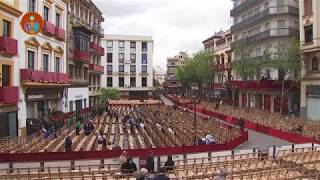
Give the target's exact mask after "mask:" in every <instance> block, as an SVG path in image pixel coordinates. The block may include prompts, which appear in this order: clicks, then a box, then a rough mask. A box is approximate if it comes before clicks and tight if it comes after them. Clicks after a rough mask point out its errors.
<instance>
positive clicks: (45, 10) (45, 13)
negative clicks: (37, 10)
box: [43, 6, 49, 21]
mask: <svg viewBox="0 0 320 180" xmlns="http://www.w3.org/2000/svg"><path fill="white" fill-rule="evenodd" d="M43 19H44V20H45V21H49V8H48V7H47V6H44V7H43Z"/></svg>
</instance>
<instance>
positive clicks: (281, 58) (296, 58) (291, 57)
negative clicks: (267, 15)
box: [262, 38, 301, 114]
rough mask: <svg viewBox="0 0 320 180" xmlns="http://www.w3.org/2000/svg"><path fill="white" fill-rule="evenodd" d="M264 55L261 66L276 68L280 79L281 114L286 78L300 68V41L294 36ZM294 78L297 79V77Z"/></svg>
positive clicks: (281, 111)
mask: <svg viewBox="0 0 320 180" xmlns="http://www.w3.org/2000/svg"><path fill="white" fill-rule="evenodd" d="M266 57H267V58H264V61H263V63H262V66H263V67H266V68H275V69H278V74H279V77H278V79H279V80H280V81H281V100H280V114H282V113H283V96H284V89H285V81H286V78H288V77H289V75H290V74H297V73H299V72H300V70H301V54H300V42H299V40H297V39H296V38H292V39H290V40H289V42H288V43H287V44H281V45H278V46H276V47H275V48H274V52H272V51H270V52H268V53H267V56H266ZM294 79H296V80H297V78H294Z"/></svg>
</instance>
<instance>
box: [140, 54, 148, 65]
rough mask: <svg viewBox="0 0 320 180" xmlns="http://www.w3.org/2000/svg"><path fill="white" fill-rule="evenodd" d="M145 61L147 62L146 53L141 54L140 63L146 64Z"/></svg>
mask: <svg viewBox="0 0 320 180" xmlns="http://www.w3.org/2000/svg"><path fill="white" fill-rule="evenodd" d="M147 62H148V60H147V54H142V58H141V63H142V64H147Z"/></svg>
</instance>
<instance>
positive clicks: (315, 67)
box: [311, 57, 319, 71]
mask: <svg viewBox="0 0 320 180" xmlns="http://www.w3.org/2000/svg"><path fill="white" fill-rule="evenodd" d="M311 70H312V71H319V61H318V58H317V57H313V58H312V59H311Z"/></svg>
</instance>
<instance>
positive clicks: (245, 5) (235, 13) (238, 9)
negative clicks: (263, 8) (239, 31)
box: [230, 0, 264, 16]
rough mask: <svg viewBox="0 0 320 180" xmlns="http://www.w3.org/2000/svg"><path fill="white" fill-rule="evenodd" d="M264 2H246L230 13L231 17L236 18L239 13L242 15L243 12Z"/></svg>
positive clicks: (249, 0)
mask: <svg viewBox="0 0 320 180" xmlns="http://www.w3.org/2000/svg"><path fill="white" fill-rule="evenodd" d="M262 1H264V0H246V1H244V2H242V3H241V4H239V5H237V6H235V7H234V8H233V9H232V10H231V11H230V15H231V16H236V15H237V14H238V13H240V12H241V11H242V10H244V9H246V8H249V7H251V6H253V5H255V4H258V3H260V2H262Z"/></svg>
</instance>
